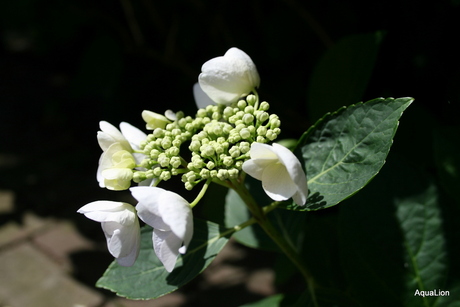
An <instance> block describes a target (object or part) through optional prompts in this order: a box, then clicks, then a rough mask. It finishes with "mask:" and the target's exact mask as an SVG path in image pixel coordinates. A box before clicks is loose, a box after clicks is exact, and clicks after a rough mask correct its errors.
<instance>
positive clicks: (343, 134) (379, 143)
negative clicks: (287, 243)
mask: <svg viewBox="0 0 460 307" xmlns="http://www.w3.org/2000/svg"><path fill="white" fill-rule="evenodd" d="M412 101H413V99H412V98H398V99H393V98H387V99H383V98H378V99H374V100H371V101H368V102H366V103H360V104H356V105H352V106H350V107H347V108H341V109H339V110H338V111H337V112H334V113H332V114H327V115H326V116H324V117H323V118H322V119H320V120H319V121H318V122H317V123H316V124H315V125H313V126H312V127H311V128H310V129H309V130H308V131H307V132H305V133H304V135H303V136H302V138H301V139H300V141H299V144H298V149H299V151H300V152H299V155H300V158H301V160H302V161H303V163H304V165H305V169H306V173H307V179H308V187H309V193H310V195H309V197H308V200H307V204H306V206H305V207H299V206H297V205H295V204H292V205H287V206H286V208H287V209H292V210H318V209H324V208H328V207H331V206H334V205H336V204H338V203H339V202H341V201H342V200H344V199H346V198H348V197H350V196H351V195H353V194H354V193H356V192H357V191H359V190H360V189H362V188H363V187H364V186H365V185H366V184H367V183H368V182H369V181H370V180H371V179H372V178H373V177H374V176H375V175H376V174H377V173H378V172H379V170H380V168H381V167H382V166H383V164H384V163H385V159H386V157H387V155H388V152H389V150H390V147H391V145H392V143H393V137H394V135H395V133H396V129H397V127H398V121H399V118H400V117H401V115H402V113H403V111H404V110H405V109H406V108H407V107H408V106H409V105H410V104H411V103H412Z"/></svg>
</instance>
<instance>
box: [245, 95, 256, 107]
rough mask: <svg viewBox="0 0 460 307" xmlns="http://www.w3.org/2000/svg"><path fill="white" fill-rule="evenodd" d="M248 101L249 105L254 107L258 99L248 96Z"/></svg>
mask: <svg viewBox="0 0 460 307" xmlns="http://www.w3.org/2000/svg"><path fill="white" fill-rule="evenodd" d="M246 101H247V102H248V104H249V105H251V106H253V105H254V104H255V103H256V101H257V97H256V96H255V95H248V97H246Z"/></svg>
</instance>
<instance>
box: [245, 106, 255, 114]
mask: <svg viewBox="0 0 460 307" xmlns="http://www.w3.org/2000/svg"><path fill="white" fill-rule="evenodd" d="M244 113H246V114H254V107H253V106H247V107H246V108H244Z"/></svg>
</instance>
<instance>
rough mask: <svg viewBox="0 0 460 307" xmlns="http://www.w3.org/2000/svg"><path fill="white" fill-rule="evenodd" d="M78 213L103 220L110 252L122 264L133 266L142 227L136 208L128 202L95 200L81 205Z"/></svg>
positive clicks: (102, 223) (98, 220) (137, 252)
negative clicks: (140, 226)
mask: <svg viewBox="0 0 460 307" xmlns="http://www.w3.org/2000/svg"><path fill="white" fill-rule="evenodd" d="M77 212H78V213H82V214H84V215H85V216H86V217H87V218H89V219H91V220H93V221H96V222H101V226H102V230H103V231H104V234H105V238H106V240H107V247H108V249H109V252H110V253H111V254H112V256H114V257H115V258H116V259H117V262H118V263H119V264H120V265H122V266H132V265H133V264H134V262H135V261H136V259H137V256H138V255H139V249H140V228H139V220H138V219H137V216H136V210H135V209H134V207H133V206H131V205H130V204H127V203H122V202H114V201H95V202H91V203H89V204H87V205H85V206H83V207H81V208H80V209H79V210H78V211H77Z"/></svg>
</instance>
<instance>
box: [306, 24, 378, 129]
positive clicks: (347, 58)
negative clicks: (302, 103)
mask: <svg viewBox="0 0 460 307" xmlns="http://www.w3.org/2000/svg"><path fill="white" fill-rule="evenodd" d="M382 38H383V33H382V32H375V33H368V34H355V35H350V36H347V37H345V38H343V39H341V40H340V41H338V42H337V43H336V44H335V45H334V46H333V47H332V48H330V49H329V50H327V52H326V53H325V54H324V56H323V57H322V58H321V60H320V61H319V62H318V64H317V66H316V67H315V69H314V71H313V73H312V75H311V81H310V84H309V86H308V92H307V102H308V109H309V117H310V120H312V121H315V120H317V119H318V118H320V117H321V116H323V114H325V113H326V112H330V111H331V110H337V109H338V108H340V107H342V106H347V105H350V104H352V103H355V102H356V101H361V100H362V98H363V94H364V91H365V90H366V87H367V84H368V81H369V79H370V77H371V74H372V70H373V68H374V63H375V59H376V57H377V53H378V50H379V47H380V43H381V41H382Z"/></svg>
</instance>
